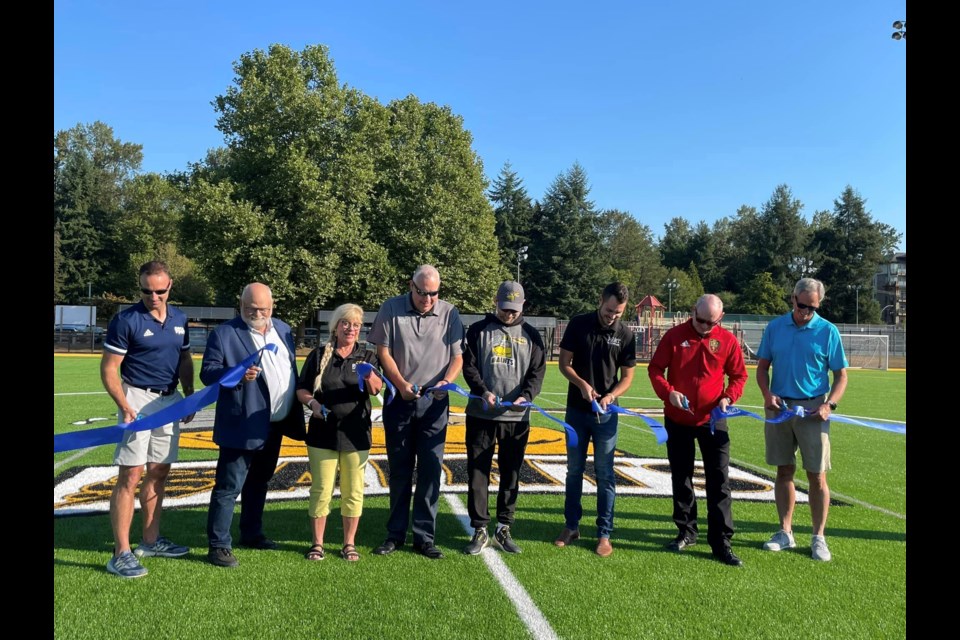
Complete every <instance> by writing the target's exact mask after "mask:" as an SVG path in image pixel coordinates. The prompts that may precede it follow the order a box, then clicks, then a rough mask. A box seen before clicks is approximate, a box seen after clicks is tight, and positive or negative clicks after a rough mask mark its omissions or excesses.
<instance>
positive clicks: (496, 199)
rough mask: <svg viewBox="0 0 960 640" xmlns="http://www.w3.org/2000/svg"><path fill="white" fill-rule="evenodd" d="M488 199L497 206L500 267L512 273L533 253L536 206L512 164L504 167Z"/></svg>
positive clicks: (495, 211) (495, 209)
mask: <svg viewBox="0 0 960 640" xmlns="http://www.w3.org/2000/svg"><path fill="white" fill-rule="evenodd" d="M488 197H489V198H490V201H491V203H493V214H494V216H495V219H496V228H495V230H494V233H495V235H496V236H497V241H498V243H499V245H500V265H501V266H502V267H503V268H505V269H506V270H508V271H511V270H512V267H513V266H514V265H515V264H516V262H517V260H518V256H520V257H522V256H523V255H525V254H526V253H527V252H529V246H530V227H531V224H532V223H533V203H532V201H531V199H530V196H528V195H527V190H526V189H525V188H524V186H523V180H522V179H520V178H519V177H518V176H517V173H516V172H515V171H513V168H512V167H511V165H510V163H509V162H507V163H505V164H504V165H503V168H502V169H501V170H500V174H499V175H498V176H497V178H496V180H494V182H493V187H491V189H490V191H489V193H488Z"/></svg>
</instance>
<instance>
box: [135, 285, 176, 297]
mask: <svg viewBox="0 0 960 640" xmlns="http://www.w3.org/2000/svg"><path fill="white" fill-rule="evenodd" d="M167 291H170V287H167V288H166V289H142V288H141V289H140V293H142V294H143V295H145V296H152V295H153V294H157V295H158V296H162V295H163V294H165V293H166V292H167Z"/></svg>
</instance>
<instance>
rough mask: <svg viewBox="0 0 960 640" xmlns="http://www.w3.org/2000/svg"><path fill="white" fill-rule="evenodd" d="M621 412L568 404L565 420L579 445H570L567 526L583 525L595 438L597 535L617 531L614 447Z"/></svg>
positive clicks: (570, 527)
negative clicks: (585, 409) (587, 474)
mask: <svg viewBox="0 0 960 640" xmlns="http://www.w3.org/2000/svg"><path fill="white" fill-rule="evenodd" d="M618 417H619V416H618V414H616V413H608V414H606V415H601V416H600V422H599V423H598V422H597V414H595V413H587V412H583V411H577V410H576V409H571V408H569V407H568V408H567V413H566V417H565V418H564V420H565V421H566V423H567V424H569V425H570V426H571V427H573V430H574V431H576V432H577V440H578V442H577V446H576V447H571V446H570V445H569V444H568V445H567V490H566V498H565V499H564V502H563V517H564V519H565V520H566V527H567V528H568V529H570V530H572V531H576V530H577V529H578V528H579V527H580V518H581V517H582V516H583V507H582V506H581V504H580V498H581V496H582V495H583V472H584V470H585V469H586V466H587V446H588V445H589V444H590V439H591V438H592V439H593V466H594V471H595V475H596V478H597V537H598V538H609V537H610V533H611V532H612V531H613V503H614V501H615V500H616V497H617V488H616V481H615V479H614V475H613V450H614V448H615V447H616V446H617V418H618Z"/></svg>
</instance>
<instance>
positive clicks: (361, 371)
mask: <svg viewBox="0 0 960 640" xmlns="http://www.w3.org/2000/svg"><path fill="white" fill-rule="evenodd" d="M371 371H372V372H374V373H375V374H377V375H378V376H379V377H380V379H381V380H383V384H384V385H386V387H387V393H386V394H385V398H384V401H383V404H390V401H391V400H393V397H394V396H395V395H397V388H396V387H394V386H393V383H392V382H390V381H389V380H387V376H385V375H383V374H382V373H380V372H379V371H377V369H376V367H374V366H373V365H372V364H370V363H369V362H361V363H360V364H358V365H357V384H358V385H360V391H363V390H364V389H363V379H364V378H366V377H367V376H368V375H370V372H371Z"/></svg>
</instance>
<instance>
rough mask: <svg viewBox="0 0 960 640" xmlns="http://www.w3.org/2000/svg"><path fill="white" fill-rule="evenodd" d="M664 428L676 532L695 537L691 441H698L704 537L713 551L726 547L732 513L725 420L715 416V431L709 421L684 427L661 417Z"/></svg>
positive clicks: (730, 536)
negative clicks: (703, 487)
mask: <svg viewBox="0 0 960 640" xmlns="http://www.w3.org/2000/svg"><path fill="white" fill-rule="evenodd" d="M664 426H665V427H666V429H667V436H668V439H667V459H668V460H669V461H670V477H671V479H672V481H673V521H674V522H675V523H676V524H677V528H678V529H679V530H680V534H682V535H685V536H686V537H688V538H689V539H691V540H696V539H697V535H698V533H699V529H698V527H697V500H696V495H695V494H694V488H693V467H694V454H695V451H694V442H697V443H698V444H699V445H700V455H701V456H702V458H703V473H704V476H705V477H706V485H707V487H706V489H707V541H708V542H709V543H710V548H711V549H713V551H714V553H719V552H721V551H723V550H724V549H726V548H729V547H730V539H731V538H732V537H733V514H732V513H731V511H730V505H731V502H732V499H731V496H730V478H729V470H730V434H729V433H728V432H727V425H726V421H724V420H719V421H717V425H716V432H715V433H713V434H711V433H710V425H709V424H706V425H703V426H700V427H688V426H686V425H682V424H677V423H676V422H673V421H672V420H670V419H669V418H665V419H664Z"/></svg>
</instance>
